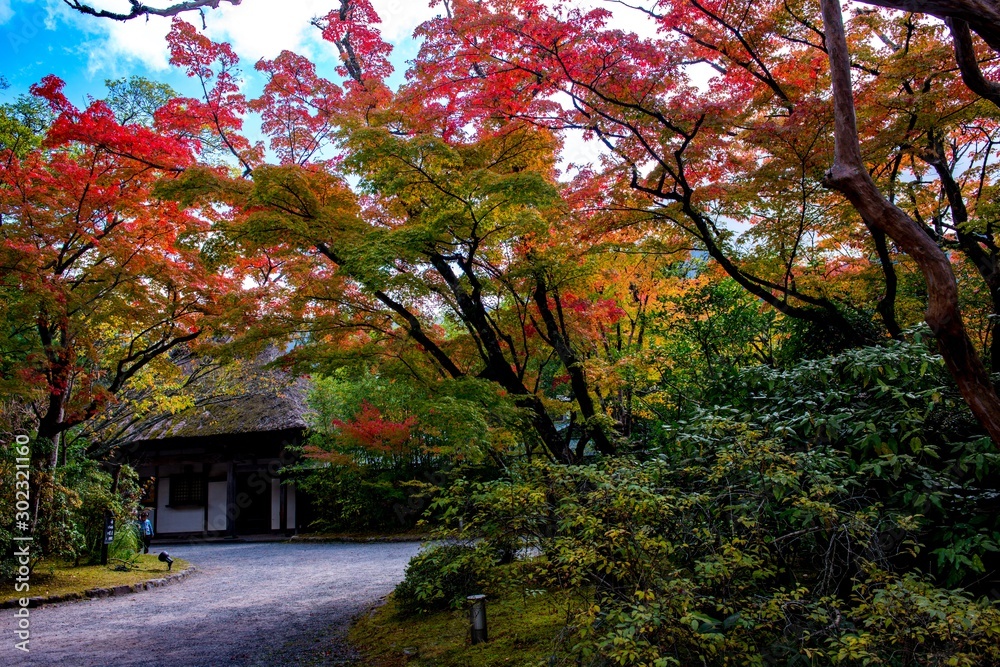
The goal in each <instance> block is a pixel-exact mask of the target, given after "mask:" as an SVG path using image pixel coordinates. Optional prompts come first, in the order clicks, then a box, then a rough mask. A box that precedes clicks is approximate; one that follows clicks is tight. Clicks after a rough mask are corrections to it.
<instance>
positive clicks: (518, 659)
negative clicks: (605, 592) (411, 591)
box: [349, 593, 566, 667]
mask: <svg viewBox="0 0 1000 667" xmlns="http://www.w3.org/2000/svg"><path fill="white" fill-rule="evenodd" d="M487 619H488V622H489V641H488V642H487V643H485V644H479V645H476V646H472V645H471V644H470V641H469V615H468V612H467V611H464V610H459V611H443V612H437V613H433V614H425V615H420V616H411V617H403V616H401V615H400V614H399V613H398V611H397V608H396V605H395V603H394V602H393V600H392V597H391V596H390V597H389V599H388V600H387V601H386V604H385V605H383V606H381V607H379V608H377V609H376V610H374V611H373V612H372V613H370V614H367V615H365V616H363V617H361V618H360V619H359V620H358V621H357V622H356V623H355V624H354V626H353V627H352V628H351V631H350V634H349V639H350V641H351V643H352V644H354V646H356V647H357V648H358V650H359V651H361V654H362V656H363V658H364V662H363V664H365V665H369V666H370V667H397V666H401V665H407V667H425V666H426V667H430V666H432V665H433V666H434V667H495V666H499V665H513V666H516V667H530V666H532V665H544V664H546V663H547V661H548V657H549V656H550V655H552V653H553V650H554V649H555V641H556V639H557V637H558V634H559V632H560V630H562V629H563V628H564V627H565V625H566V598H565V596H563V595H561V594H555V595H554V594H548V593H543V594H539V595H533V596H532V595H523V594H518V593H508V594H506V595H504V596H501V597H499V598H496V599H491V600H489V601H488V607H487Z"/></svg>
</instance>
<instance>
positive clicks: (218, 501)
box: [208, 480, 226, 530]
mask: <svg viewBox="0 0 1000 667" xmlns="http://www.w3.org/2000/svg"><path fill="white" fill-rule="evenodd" d="M208 529H209V530H225V529H226V482H225V480H223V481H221V482H209V483H208Z"/></svg>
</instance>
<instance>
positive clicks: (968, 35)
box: [945, 19, 1000, 107]
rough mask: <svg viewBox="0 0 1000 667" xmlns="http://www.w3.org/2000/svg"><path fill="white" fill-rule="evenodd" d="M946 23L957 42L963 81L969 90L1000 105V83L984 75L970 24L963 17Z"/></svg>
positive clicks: (957, 60) (948, 20)
mask: <svg viewBox="0 0 1000 667" xmlns="http://www.w3.org/2000/svg"><path fill="white" fill-rule="evenodd" d="M945 23H946V24H947V25H948V28H949V29H950V30H951V38H952V41H953V42H954V44H955V62H957V63H958V69H959V71H960V72H961V73H962V81H964V82H965V85H966V86H968V88H969V90H971V91H972V92H974V93H975V94H977V95H979V96H980V97H982V98H984V99H987V100H989V101H990V102H993V104H995V105H997V106H998V107H1000V84H998V83H996V82H993V81H988V80H987V79H986V77H985V76H983V71H982V69H980V67H979V60H977V59H976V49H975V47H974V46H973V44H972V32H971V31H970V30H969V24H968V23H966V22H965V21H963V20H961V19H945Z"/></svg>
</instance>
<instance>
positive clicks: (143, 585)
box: [0, 565, 198, 609]
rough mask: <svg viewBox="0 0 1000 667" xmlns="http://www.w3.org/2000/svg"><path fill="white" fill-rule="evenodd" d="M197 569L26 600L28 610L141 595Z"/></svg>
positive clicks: (2, 605) (14, 603) (15, 603)
mask: <svg viewBox="0 0 1000 667" xmlns="http://www.w3.org/2000/svg"><path fill="white" fill-rule="evenodd" d="M197 569H198V568H196V567H195V566H194V565H191V566H189V567H188V568H187V569H184V570H181V571H180V572H174V573H172V574H168V575H167V576H165V577H161V578H159V579H147V580H146V581H140V582H139V583H136V584H121V585H120V586H110V587H107V588H90V589H87V590H85V591H73V592H72V593H60V594H58V595H49V596H47V597H32V598H28V608H29V609H34V608H36V607H40V606H42V605H43V604H45V605H48V604H58V603H60V602H73V601H76V600H83V599H89V598H106V597H114V596H116V595H130V594H132V593H141V592H142V591H148V590H152V589H153V588H159V587H161V586H166V585H168V584H173V583H175V582H178V581H180V580H182V579H186V578H187V577H188V576H190V575H191V574H193V573H194V572H196V571H197ZM20 606H21V605H20V600H19V599H18V598H15V599H13V600H7V601H5V602H0V609H13V608H14V607H20Z"/></svg>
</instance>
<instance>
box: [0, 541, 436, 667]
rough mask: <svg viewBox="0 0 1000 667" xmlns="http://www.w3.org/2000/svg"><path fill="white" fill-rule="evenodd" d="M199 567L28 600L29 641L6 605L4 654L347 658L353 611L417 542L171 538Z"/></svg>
mask: <svg viewBox="0 0 1000 667" xmlns="http://www.w3.org/2000/svg"><path fill="white" fill-rule="evenodd" d="M167 549H168V551H170V553H171V555H176V556H179V557H181V558H184V559H186V560H189V561H191V562H192V563H193V564H194V565H195V566H196V567H197V568H198V572H196V573H195V574H193V575H192V576H191V577H188V578H187V579H184V580H183V581H181V582H178V583H174V584H171V585H170V586H166V587H164V588H158V589H154V590H152V591H146V592H144V593H136V594H132V595H127V596H120V597H112V598H102V599H98V600H87V601H81V602H71V603H67V604H62V605H53V606H47V607H41V608H39V609H33V610H31V616H30V619H31V644H30V647H31V652H30V653H29V654H25V653H23V652H21V651H17V650H15V649H14V647H13V645H14V643H15V641H17V640H16V637H15V635H14V629H15V619H14V610H13V609H3V610H0V618H2V621H0V628H2V635H0V642H2V643H0V665H44V666H45V667H58V666H63V665H65V666H67V667H70V666H71V667H133V666H134V667H203V666H204V667H208V666H211V667H216V666H222V665H227V666H229V665H233V666H239V667H251V666H253V667H264V666H268V667H270V666H279V665H348V664H356V663H355V662H354V660H355V658H356V656H354V655H353V654H352V652H351V651H350V650H349V649H348V648H347V646H346V645H345V644H344V641H343V636H344V634H345V632H346V630H347V626H348V624H349V622H350V620H351V618H352V617H353V616H354V615H356V614H358V613H359V612H361V611H362V610H364V609H365V607H367V606H368V605H370V604H371V603H372V602H374V601H376V600H377V599H378V598H380V597H382V596H384V595H385V594H387V593H389V592H390V591H391V590H392V588H393V587H394V586H395V584H396V583H397V582H398V581H400V580H401V579H402V578H403V570H404V569H405V568H406V564H407V562H408V561H409V559H410V558H411V557H412V556H413V555H414V554H415V553H416V552H417V550H418V549H419V545H418V544H416V543H412V542H404V543H397V544H383V543H379V544H284V543H260V544H199V545H184V546H175V547H168V548H167Z"/></svg>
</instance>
